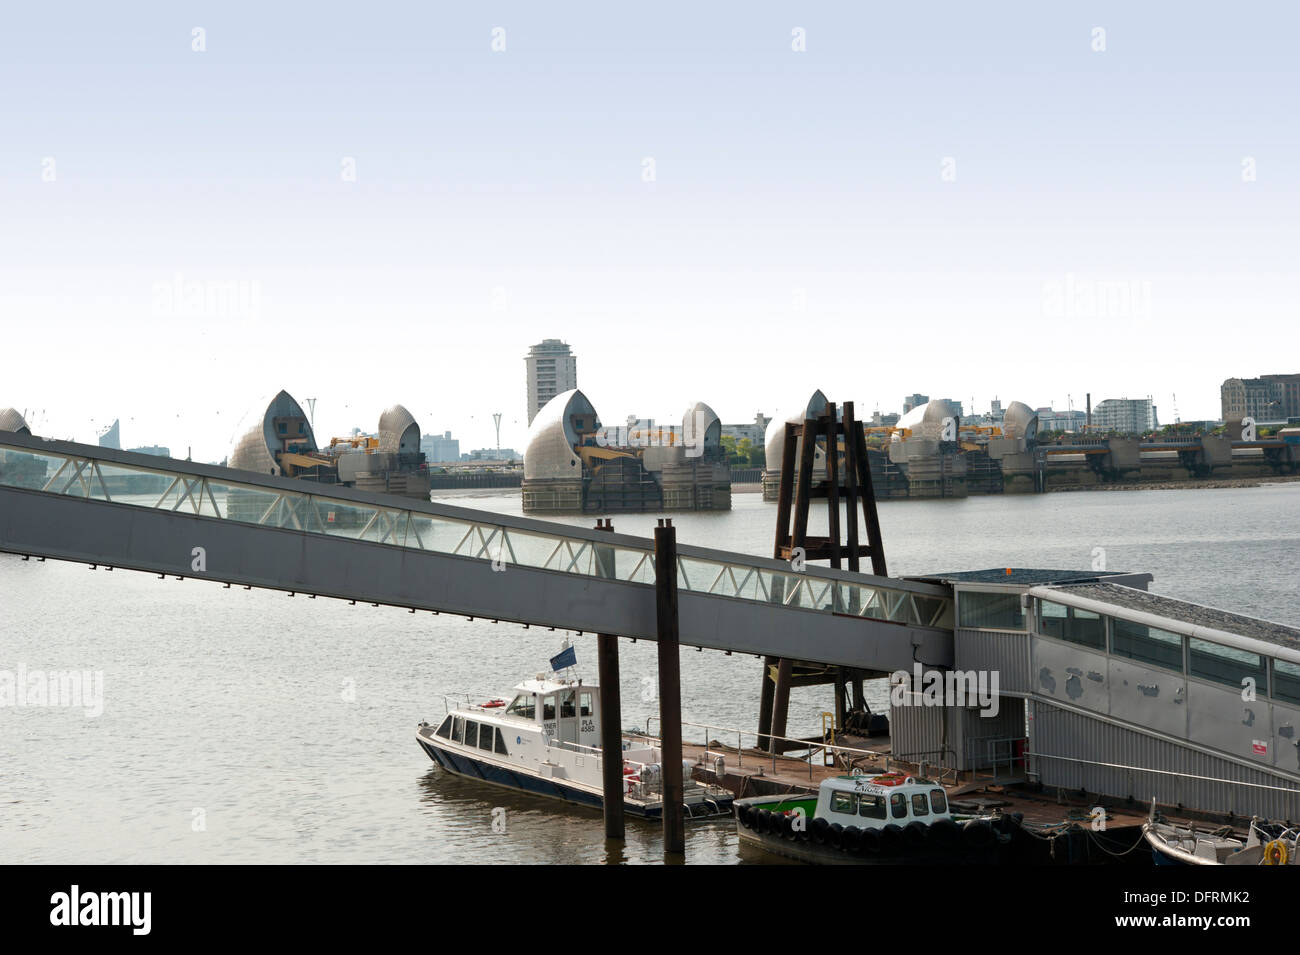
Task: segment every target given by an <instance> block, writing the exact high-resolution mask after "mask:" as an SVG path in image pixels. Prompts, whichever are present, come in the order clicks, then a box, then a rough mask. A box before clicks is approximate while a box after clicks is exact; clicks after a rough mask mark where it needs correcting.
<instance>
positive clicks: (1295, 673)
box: [1273, 660, 1300, 703]
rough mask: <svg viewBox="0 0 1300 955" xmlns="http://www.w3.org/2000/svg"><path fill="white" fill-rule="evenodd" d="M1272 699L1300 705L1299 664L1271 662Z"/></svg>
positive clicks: (1279, 661)
mask: <svg viewBox="0 0 1300 955" xmlns="http://www.w3.org/2000/svg"><path fill="white" fill-rule="evenodd" d="M1273 699H1275V700H1286V702H1288V703H1300V663H1290V662H1288V661H1286V660H1274V661H1273Z"/></svg>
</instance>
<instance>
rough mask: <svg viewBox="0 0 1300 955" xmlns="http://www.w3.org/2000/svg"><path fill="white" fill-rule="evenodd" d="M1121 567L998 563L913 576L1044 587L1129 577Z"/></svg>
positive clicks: (943, 581)
mask: <svg viewBox="0 0 1300 955" xmlns="http://www.w3.org/2000/svg"><path fill="white" fill-rule="evenodd" d="M1127 576H1128V575H1127V574H1124V573H1122V572H1119V571H1102V572H1098V571H1095V570H1040V569H1035V568H1028V567H994V568H992V569H990V570H959V571H955V572H952V573H942V574H923V575H921V576H919V577H912V578H909V579H912V580H925V581H938V582H941V583H945V584H1011V585H1013V586H1018V587H1041V586H1045V585H1048V584H1078V583H1085V582H1095V581H1101V580H1105V579H1106V578H1108V577H1127Z"/></svg>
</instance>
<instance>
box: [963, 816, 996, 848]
mask: <svg viewBox="0 0 1300 955" xmlns="http://www.w3.org/2000/svg"><path fill="white" fill-rule="evenodd" d="M962 839H963V840H964V841H965V843H966V845H968V846H970V847H971V848H973V849H984V848H987V847H988V846H990V845H992V844H993V827H992V826H990V825H989V824H988V823H987V822H985V821H984V820H983V819H972V820H971V821H970V822H968V823H966V828H965V829H964V830H962Z"/></svg>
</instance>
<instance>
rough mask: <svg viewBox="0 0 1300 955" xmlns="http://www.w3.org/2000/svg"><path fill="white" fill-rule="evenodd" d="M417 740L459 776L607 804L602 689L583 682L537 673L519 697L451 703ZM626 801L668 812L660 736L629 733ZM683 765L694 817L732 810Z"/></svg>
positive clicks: (648, 811)
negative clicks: (649, 736)
mask: <svg viewBox="0 0 1300 955" xmlns="http://www.w3.org/2000/svg"><path fill="white" fill-rule="evenodd" d="M415 738H416V740H417V742H419V744H420V747H421V748H422V749H423V750H424V751H425V752H426V753H427V754H428V756H429V758H430V759H432V760H433V761H434V762H435V763H437V764H438V765H439V766H441V767H442V768H443V769H445V770H447V771H448V772H451V773H456V774H457V775H460V776H467V777H470V778H472V779H481V780H483V781H484V782H489V783H494V784H496V785H498V786H506V787H508V788H510V789H517V790H521V791H523V792H528V793H535V794H537V795H540V796H550V797H552V798H554V799H562V800H564V801H565V802H571V803H578V804H580V805H584V806H593V807H596V808H601V807H603V805H604V796H603V794H604V783H603V770H602V765H603V763H602V760H603V759H604V758H605V757H604V753H603V752H602V751H601V745H600V689H599V687H597V686H595V685H594V684H589V683H583V682H582V681H581V680H561V679H554V678H551V677H548V676H547V675H546V674H543V673H539V674H537V677H536V679H533V680H525V681H524V682H522V683H520V684H519V685H518V686H516V687H515V688H514V695H513V697H512V698H511V699H510V700H509V702H507V701H506V700H505V699H496V700H487V701H484V702H482V703H452V704H449V706H448V708H447V715H446V716H445V717H443V719H442V721H441V722H439V723H437V724H433V723H427V722H426V723H421V724H420V725H419V726H418V727H417V729H416V736H415ZM622 739H623V748H622V751H621V752H620V753H618V754H616V755H615V757H614V758H615V759H618V760H620V761H621V763H622V771H623V787H624V794H623V807H624V809H625V811H627V812H629V813H632V814H634V815H638V816H644V817H646V818H651V819H657V818H661V817H662V815H663V755H662V752H661V751H660V749H659V747H658V746H656V745H654V744H655V741H654V740H652V739H650V738H646V737H631V736H627V735H624V736H623V737H622ZM691 769H692V765H691V763H690V762H689V761H683V763H682V791H683V805H684V807H685V813H686V817H687V818H688V819H707V818H716V817H718V816H729V815H731V808H732V802H733V797H732V795H731V793H730V792H728V791H727V790H725V789H722V788H720V787H718V786H712V785H706V784H704V783H700V782H697V781H696V780H694V779H692V778H691Z"/></svg>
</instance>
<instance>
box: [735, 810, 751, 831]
mask: <svg viewBox="0 0 1300 955" xmlns="http://www.w3.org/2000/svg"><path fill="white" fill-rule="evenodd" d="M736 818H737V819H739V820H740V824H741V825H742V826H744V827H745V828H746V829H748V828H749V807H748V806H737V807H736Z"/></svg>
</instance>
